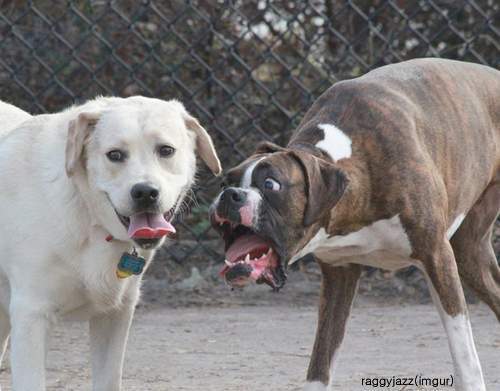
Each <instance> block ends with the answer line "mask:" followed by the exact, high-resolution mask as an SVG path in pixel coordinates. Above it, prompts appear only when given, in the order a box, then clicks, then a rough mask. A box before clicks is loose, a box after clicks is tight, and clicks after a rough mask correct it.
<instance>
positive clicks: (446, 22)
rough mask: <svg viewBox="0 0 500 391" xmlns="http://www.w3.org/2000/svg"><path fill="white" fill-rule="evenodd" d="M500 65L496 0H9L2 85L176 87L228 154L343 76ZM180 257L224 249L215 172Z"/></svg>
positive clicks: (187, 221) (22, 102) (176, 254)
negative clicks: (401, 67)
mask: <svg viewBox="0 0 500 391" xmlns="http://www.w3.org/2000/svg"><path fill="white" fill-rule="evenodd" d="M425 56H435V57H445V58H453V59H459V60H465V61H472V62H478V63H482V64H487V65H490V66H492V67H495V68H499V66H500V2H499V1H498V0H476V1H473V0H463V1H461V0H457V1H454V0H440V1H438V0H415V1H411V0H370V1H368V0H356V1H340V0H316V1H279V0H276V1H272V0H267V1H266V0H245V1H244V0H233V1H222V0H198V1H178V0H165V1H146V0H143V1H138V0H134V1H132V0H123V1H103V0H74V1H70V0H68V1H63V0H38V1H28V2H26V1H21V0H0V97H1V99H3V100H7V101H9V102H11V103H13V104H15V105H17V106H19V107H21V108H23V109H25V110H28V111H31V112H33V113H43V112H49V111H57V110H60V109H62V108H64V107H65V106H68V105H69V104H71V103H73V102H77V103H78V102H83V101H84V100H86V99H89V98H92V97H94V96H95V95H99V94H101V95H119V96H130V95H135V94H141V95H146V96H154V97H159V98H163V99H170V98H178V99H180V100H181V101H183V102H184V103H185V104H186V106H187V107H188V109H189V110H190V111H191V112H192V113H193V114H194V115H195V116H197V117H198V118H199V119H200V121H201V123H202V124H204V125H205V126H206V128H207V129H209V131H210V133H211V134H212V136H213V137H214V140H215V143H216V146H217V148H218V151H219V153H220V155H221V158H222V161H223V164H224V166H225V167H230V166H231V165H233V164H235V163H236V162H238V161H239V160H241V159H242V158H243V157H245V156H246V155H247V154H248V153H249V152H251V151H252V150H253V149H254V147H255V145H256V143H258V142H259V141H262V140H264V139H266V140H271V141H274V142H276V143H278V144H285V143H286V141H287V139H288V138H289V136H290V134H291V132H292V130H293V128H294V126H296V125H297V124H298V121H299V120H300V118H301V116H302V115H303V114H304V112H305V111H306V110H307V108H308V107H309V106H310V105H311V103H312V102H313V100H314V99H315V98H316V97H317V96H318V95H319V94H321V93H322V92H323V91H324V90H325V89H326V88H328V87H329V86H330V85H331V84H332V83H334V82H335V81H338V80H342V79H345V78H352V77H356V76H359V75H361V74H363V73H365V72H367V71H369V70H370V69H373V68H376V67H379V66H382V65H385V64H390V63H394V62H399V61H402V60H406V59H410V58H415V57H425ZM198 186H199V188H198V189H196V196H197V199H198V202H197V203H193V205H192V207H191V213H190V214H189V215H187V216H185V218H184V219H183V220H184V221H183V222H181V224H182V225H183V229H182V230H180V233H179V239H180V240H179V241H178V242H176V243H175V244H173V245H172V246H169V247H168V249H165V250H164V251H168V253H169V254H168V255H169V257H170V259H173V260H174V261H177V262H181V261H183V260H184V259H186V258H192V257H195V258H205V259H206V258H209V259H212V260H218V258H219V256H220V253H219V252H220V250H221V249H220V243H219V241H218V239H217V238H216V237H215V236H214V234H213V233H212V232H211V231H210V228H209V226H208V222H207V219H206V216H207V208H208V203H209V202H210V200H211V198H212V196H213V195H214V194H215V193H216V191H217V190H218V185H217V180H216V179H214V178H212V177H211V176H210V175H209V174H208V173H207V172H206V171H205V170H203V169H202V172H201V175H200V179H199V181H198Z"/></svg>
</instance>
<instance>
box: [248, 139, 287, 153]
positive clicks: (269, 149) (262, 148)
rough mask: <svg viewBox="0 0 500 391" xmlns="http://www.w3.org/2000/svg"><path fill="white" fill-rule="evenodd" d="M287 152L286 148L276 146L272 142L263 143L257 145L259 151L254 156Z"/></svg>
mask: <svg viewBox="0 0 500 391" xmlns="http://www.w3.org/2000/svg"><path fill="white" fill-rule="evenodd" d="M283 151H286V148H283V147H280V146H279V145H277V144H274V143H272V142H270V141H263V142H261V143H259V144H258V145H257V149H256V150H255V152H254V154H261V153H274V152H283Z"/></svg>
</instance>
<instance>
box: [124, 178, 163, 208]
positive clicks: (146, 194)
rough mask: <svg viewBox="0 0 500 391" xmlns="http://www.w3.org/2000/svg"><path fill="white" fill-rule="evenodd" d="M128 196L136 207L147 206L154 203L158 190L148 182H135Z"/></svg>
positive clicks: (158, 194)
mask: <svg viewBox="0 0 500 391" xmlns="http://www.w3.org/2000/svg"><path fill="white" fill-rule="evenodd" d="M130 196H131V197H132V200H133V201H134V204H135V206H136V207H137V208H148V207H151V206H155V205H156V203H157V202H158V199H159V198H160V191H159V190H158V188H157V187H155V186H153V185H152V184H150V183H137V184H135V185H134V186H133V187H132V190H130Z"/></svg>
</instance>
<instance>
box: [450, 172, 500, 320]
mask: <svg viewBox="0 0 500 391" xmlns="http://www.w3.org/2000/svg"><path fill="white" fill-rule="evenodd" d="M499 211H500V182H497V183H493V184H491V185H490V186H488V188H487V189H486V190H485V191H484V193H483V194H482V196H481V197H480V198H479V200H478V201H477V202H476V204H475V205H474V206H473V207H472V208H471V210H470V211H469V212H468V213H467V216H466V217H465V219H464V221H463V222H462V224H461V226H460V228H459V229H458V230H457V232H456V233H455V235H453V237H452V239H451V240H450V242H451V245H452V247H453V251H454V253H455V258H456V259H457V265H458V272H459V273H460V277H461V279H462V281H463V282H465V284H466V285H467V286H468V287H470V288H471V289H472V290H473V291H474V293H475V294H476V295H477V296H478V298H479V299H481V300H482V301H484V302H485V303H486V304H487V305H488V306H489V307H490V308H491V309H492V310H493V312H494V313H495V315H496V316H497V318H498V320H499V321H500V268H499V267H498V261H497V259H496V256H495V252H494V251H493V246H492V243H491V235H492V232H493V228H494V225H495V221H496V219H497V217H498V213H499Z"/></svg>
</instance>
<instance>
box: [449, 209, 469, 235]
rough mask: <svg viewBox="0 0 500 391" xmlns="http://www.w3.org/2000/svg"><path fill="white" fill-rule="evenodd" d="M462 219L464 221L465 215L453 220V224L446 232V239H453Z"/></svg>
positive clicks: (462, 214)
mask: <svg viewBox="0 0 500 391" xmlns="http://www.w3.org/2000/svg"><path fill="white" fill-rule="evenodd" d="M464 219H465V214H464V213H461V214H459V215H458V216H457V217H456V218H455V220H453V223H452V224H451V225H450V228H448V230H447V231H446V237H447V238H448V239H451V238H452V237H453V235H454V234H455V232H457V230H458V229H459V228H460V225H461V224H462V222H463V221H464Z"/></svg>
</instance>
